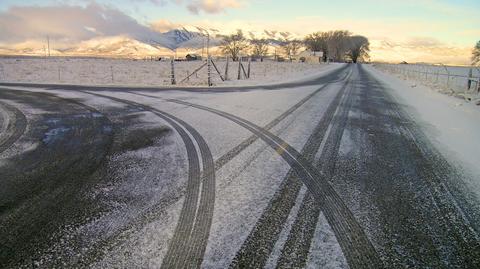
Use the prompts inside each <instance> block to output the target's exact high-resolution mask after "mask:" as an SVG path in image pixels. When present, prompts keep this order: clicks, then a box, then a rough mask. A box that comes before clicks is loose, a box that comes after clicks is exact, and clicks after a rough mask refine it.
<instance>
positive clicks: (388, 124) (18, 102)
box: [0, 64, 480, 268]
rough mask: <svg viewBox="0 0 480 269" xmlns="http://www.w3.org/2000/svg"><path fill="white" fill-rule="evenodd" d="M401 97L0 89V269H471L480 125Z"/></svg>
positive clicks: (406, 92)
mask: <svg viewBox="0 0 480 269" xmlns="http://www.w3.org/2000/svg"><path fill="white" fill-rule="evenodd" d="M410 90H411V89H409V87H408V85H403V84H402V82H399V81H395V80H394V78H392V77H390V76H388V75H386V74H383V73H381V72H379V71H376V70H375V69H372V68H371V67H369V66H362V65H356V64H350V65H332V67H329V68H328V69H325V70H324V71H323V73H320V74H318V75H317V76H315V77H313V76H312V77H309V78H304V79H302V80H298V81H292V82H285V83H282V84H276V85H275V84H271V85H264V86H249V87H230V88H211V89H199V88H164V89H155V88H118V87H117V88H115V87H94V86H88V87H86V86H65V85H63V86H62V85H48V86H45V85H41V84H36V85H35V84H30V85H28V84H23V85H22V84H3V85H2V84H0V131H1V133H0V183H1V186H2V188H1V190H0V227H1V229H0V238H2V240H1V242H0V248H1V251H0V267H2V268H3V267H7V268H10V267H12V268H15V267H41V268H51V267H94V268H159V267H163V268H200V267H201V268H349V267H351V268H382V267H384V268H392V267H395V268H396V267H400V268H404V267H418V268H426V267H429V268H452V267H453V268H479V267H480V239H479V232H480V225H479V223H480V187H479V186H480V182H479V180H478V178H480V169H479V168H478V167H475V164H478V162H477V160H478V158H479V157H478V156H480V155H479V154H477V156H475V155H474V154H472V153H473V152H478V150H480V141H473V140H474V139H473V137H474V136H475V135H476V136H478V134H480V127H479V124H478V116H480V115H479V114H480V113H479V111H478V109H476V108H475V107H469V106H468V104H465V106H464V107H463V106H462V107H463V109H462V110H458V109H456V110H455V108H457V107H458V106H452V107H449V108H445V103H447V104H448V102H447V101H445V102H444V103H442V102H438V101H432V100H436V99H435V98H437V97H436V96H434V98H432V96H428V95H421V94H419V95H416V94H414V93H411V92H410ZM427 108H428V109H427ZM446 109H447V110H448V111H450V112H449V113H446V114H445V117H447V115H448V117H447V120H448V121H452V120H455V119H457V120H458V122H457V123H456V126H457V127H458V128H461V129H462V130H460V131H458V132H455V134H454V135H455V138H457V139H467V140H472V141H463V143H460V142H458V140H455V141H450V140H449V139H448V138H449V137H452V136H453V134H452V132H453V131H452V130H451V129H450V128H448V122H446V121H445V120H443V121H442V120H441V119H439V118H438V117H435V114H437V113H435V112H434V111H435V110H438V114H442V113H445V110H446ZM432 110H433V112H432ZM440 110H442V111H440ZM460 118H461V119H460ZM426 122H428V123H426ZM435 134H436V135H435ZM436 137H439V139H436ZM465 144H466V145H465ZM476 150H477V151H476ZM452 152H453V153H452Z"/></svg>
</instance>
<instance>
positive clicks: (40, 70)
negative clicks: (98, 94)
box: [0, 57, 334, 87]
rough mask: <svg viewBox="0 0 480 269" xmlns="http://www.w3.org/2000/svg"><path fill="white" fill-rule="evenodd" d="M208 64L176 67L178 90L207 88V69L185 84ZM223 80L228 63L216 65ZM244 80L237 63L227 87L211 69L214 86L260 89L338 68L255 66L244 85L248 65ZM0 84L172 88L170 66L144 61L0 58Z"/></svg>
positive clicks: (281, 64)
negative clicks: (251, 86)
mask: <svg viewBox="0 0 480 269" xmlns="http://www.w3.org/2000/svg"><path fill="white" fill-rule="evenodd" d="M204 63H205V62H204V61H193V62H175V65H174V73H175V77H176V82H177V84H178V85H179V86H201V85H203V86H205V85H207V67H206V66H204V67H203V68H202V69H201V70H200V71H198V73H197V74H195V75H192V76H191V77H190V78H189V79H188V80H185V81H183V80H184V79H185V78H186V77H187V76H188V75H190V74H192V73H193V72H194V71H195V70H196V69H197V68H199V67H201V66H202V65H203V64H204ZM214 63H215V64H216V66H217V68H218V69H219V71H220V73H221V74H222V76H225V67H226V61H225V59H222V58H220V59H218V60H214ZM243 66H244V69H242V70H241V80H237V78H238V68H239V65H238V62H230V63H229V67H228V76H227V77H228V80H227V81H225V82H223V81H222V80H221V79H220V76H219V75H218V73H217V72H216V71H215V69H214V67H213V66H212V67H211V72H212V81H213V83H214V84H215V85H232V86H233V85H258V84H265V83H279V82H284V81H291V80H297V79H301V78H302V77H308V76H312V75H317V74H318V72H319V71H323V70H327V69H331V68H333V67H332V66H334V65H322V64H311V63H290V62H273V61H264V62H252V63H251V71H250V79H245V75H244V73H243V72H244V71H245V72H246V73H247V72H248V62H244V63H243ZM0 82H27V83H47V84H75V85H117V86H156V87H158V86H167V85H171V64H170V62H168V61H160V62H159V61H143V60H128V59H96V58H60V57H59V58H56V57H55V58H53V57H52V58H10V57H9V58H0Z"/></svg>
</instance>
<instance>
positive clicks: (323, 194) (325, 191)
mask: <svg viewBox="0 0 480 269" xmlns="http://www.w3.org/2000/svg"><path fill="white" fill-rule="evenodd" d="M168 101H170V102H173V103H178V104H183V105H186V106H190V107H194V108H198V109H201V110H205V111H209V112H211V113H213V114H216V115H218V116H221V117H224V118H226V119H229V120H231V121H233V122H235V123H237V124H238V125H240V126H242V127H244V128H245V129H247V130H249V131H251V132H252V133H254V134H256V135H257V136H259V137H260V139H262V140H263V141H264V142H266V143H267V144H268V145H269V146H270V147H271V148H272V149H274V150H275V151H277V153H278V154H280V155H281V157H282V158H283V159H284V160H285V161H286V162H287V163H289V164H290V166H291V167H292V168H293V169H294V170H295V172H296V174H297V175H298V176H299V177H300V178H301V179H302V181H303V182H304V184H305V185H306V186H307V188H308V190H309V191H310V192H311V193H312V194H313V196H314V197H315V200H316V201H317V203H319V204H320V205H321V207H322V209H323V211H324V214H325V217H326V218H327V220H328V222H329V224H330V226H331V227H332V229H333V231H334V232H335V235H336V237H337V239H338V241H339V243H340V246H341V247H342V250H343V252H344V254H345V257H346V258H347V261H348V262H349V264H350V265H351V266H352V267H354V268H372V267H373V268H381V267H383V265H382V262H381V260H380V258H379V256H378V254H377V252H376V250H375V248H374V247H373V245H372V243H371V242H370V241H369V239H368V238H367V236H366V234H365V232H364V231H363V229H362V227H361V226H360V225H359V224H358V222H357V221H356V219H355V217H354V215H353V213H352V212H351V211H350V210H349V209H348V208H347V206H346V205H345V204H344V202H343V201H342V200H341V198H340V197H339V195H338V194H337V193H336V192H335V190H334V189H333V187H332V186H331V185H330V184H329V183H328V180H327V179H326V178H325V175H324V174H323V173H321V172H319V171H318V170H317V169H315V168H314V167H313V165H312V164H311V163H310V162H308V161H307V160H306V159H305V158H304V157H303V156H302V155H301V154H300V153H299V152H298V151H297V150H295V149H294V148H293V147H291V146H290V145H289V144H288V143H287V142H285V141H283V140H282V139H280V138H278V137H276V136H275V135H273V134H272V133H270V132H269V131H267V130H265V129H263V128H261V127H259V126H257V125H255V124H253V123H251V122H249V121H247V120H245V119H242V118H239V117H237V116H235V115H232V114H230V113H226V112H223V111H220V110H217V109H213V108H209V107H205V106H201V105H197V104H192V103H188V102H185V101H180V100H175V99H168Z"/></svg>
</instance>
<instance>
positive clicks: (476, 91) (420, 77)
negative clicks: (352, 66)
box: [375, 63, 480, 100]
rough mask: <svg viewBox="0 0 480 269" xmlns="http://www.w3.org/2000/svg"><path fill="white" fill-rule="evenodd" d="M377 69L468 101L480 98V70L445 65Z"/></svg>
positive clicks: (392, 65)
mask: <svg viewBox="0 0 480 269" xmlns="http://www.w3.org/2000/svg"><path fill="white" fill-rule="evenodd" d="M375 67H376V68H377V69H380V70H382V71H385V72H388V73H391V74H395V75H397V76H399V77H401V78H403V79H406V80H413V81H416V82H418V83H421V84H424V85H426V86H429V87H432V88H434V89H437V90H439V91H441V92H443V93H447V94H450V95H455V96H459V97H463V98H465V99H467V100H473V99H479V98H480V69H479V68H478V67H476V66H472V67H462V66H446V65H443V64H435V65H430V64H383V63H377V64H375Z"/></svg>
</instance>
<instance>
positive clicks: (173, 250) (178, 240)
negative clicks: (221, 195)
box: [82, 91, 215, 268]
mask: <svg viewBox="0 0 480 269" xmlns="http://www.w3.org/2000/svg"><path fill="white" fill-rule="evenodd" d="M82 92H84V93H87V94H90V95H94V96H98V97H102V98H107V99H111V100H113V101H116V102H120V103H124V104H128V105H131V106H134V107H140V108H142V109H143V110H145V111H149V112H151V113H153V114H155V115H157V116H159V117H160V118H162V119H164V120H165V121H166V122H167V123H169V124H170V125H171V126H172V127H173V128H174V129H175V130H176V131H177V132H178V133H179V135H180V136H181V138H182V140H183V141H184V143H185V146H186V149H187V156H188V161H189V178H188V183H187V189H186V194H185V201H184V203H183V205H182V210H181V213H180V218H179V221H178V223H177V226H176V228H175V232H174V236H173V239H172V241H171V243H170V246H169V248H168V251H167V254H166V256H165V258H164V260H163V264H162V267H164V268H185V267H189V268H191V267H199V266H200V264H201V262H202V261H203V253H204V252H205V248H206V241H207V240H208V236H209V232H210V226H211V222H212V217H213V207H214V202H215V170H214V163H213V157H212V154H211V152H210V149H209V147H208V145H207V143H206V142H205V140H204V139H203V137H202V136H201V135H200V134H199V133H198V132H197V131H196V130H195V129H194V128H193V127H192V126H191V125H189V124H188V123H186V122H184V121H183V120H181V119H179V118H177V117H175V116H173V115H171V114H169V113H166V112H164V111H160V110H158V109H155V108H153V107H151V106H147V105H144V104H140V103H137V102H133V101H130V100H125V99H121V98H117V97H112V96H108V95H103V94H97V93H92V92H88V91H82ZM180 126H183V127H184V128H185V130H186V131H188V132H189V133H190V134H191V135H192V137H193V138H194V139H195V141H196V143H197V145H198V147H199V150H200V155H201V157H202V166H203V169H202V170H203V171H202V173H200V165H199V163H200V162H199V158H198V153H197V150H196V148H195V145H194V144H193V141H192V140H191V138H190V136H189V135H188V134H187V132H186V131H185V130H184V129H183V128H182V127H180Z"/></svg>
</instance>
